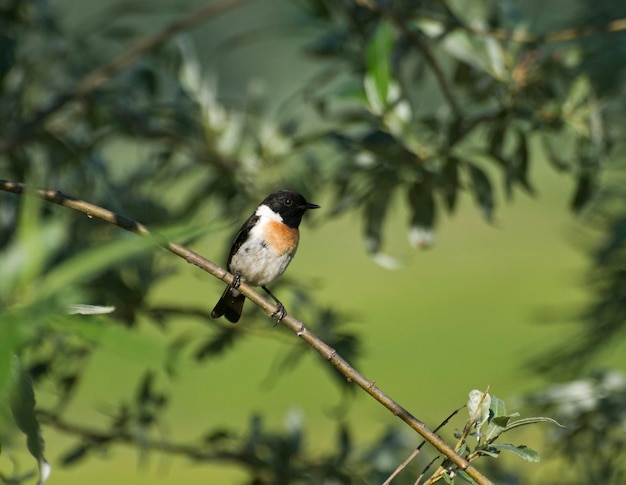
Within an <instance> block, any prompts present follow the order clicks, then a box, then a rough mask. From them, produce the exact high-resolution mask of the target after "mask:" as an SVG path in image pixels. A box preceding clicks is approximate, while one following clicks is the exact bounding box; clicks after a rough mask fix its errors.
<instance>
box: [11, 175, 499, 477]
mask: <svg viewBox="0 0 626 485" xmlns="http://www.w3.org/2000/svg"><path fill="white" fill-rule="evenodd" d="M0 190H3V191H6V192H12V193H14V194H18V195H21V194H23V193H24V192H25V191H26V190H27V189H26V187H25V185H24V184H22V183H19V182H11V181H8V180H2V179H0ZM27 193H28V194H33V195H36V196H38V197H40V198H42V199H44V200H46V201H48V202H52V203H54V204H58V205H60V206H63V207H67V208H70V209H74V210H76V211H79V212H82V213H83V214H86V215H87V217H89V218H94V217H95V218H98V219H101V220H103V221H105V222H109V223H111V224H115V225H117V226H119V227H121V228H122V229H125V230H127V231H130V232H133V233H135V234H138V235H140V236H144V237H149V238H152V239H154V240H155V242H156V243H158V244H159V245H160V246H162V247H164V248H165V249H167V250H168V251H170V252H172V253H174V254H175V255H177V256H179V257H181V258H183V259H184V260H185V261H187V262H188V263H191V264H194V265H195V266H197V267H198V268H200V269H202V270H203V271H205V272H207V273H209V274H211V275H213V276H215V277H216V278H218V279H220V280H222V281H224V282H226V283H232V281H233V279H234V277H233V275H232V274H230V273H228V272H227V271H226V270H224V269H222V268H220V267H219V266H218V265H216V264H215V263H213V262H211V261H209V260H207V259H205V258H203V257H202V256H200V255H199V254H197V253H195V252H193V251H191V250H189V249H187V248H186V247H184V246H182V245H180V244H176V243H173V242H168V241H164V240H163V238H160V237H159V236H158V235H155V234H153V233H151V232H150V231H149V230H148V228H147V227H146V226H144V225H143V224H140V223H138V222H135V221H133V220H132V219H129V218H127V217H124V216H121V215H119V214H116V213H115V212H112V211H109V210H107V209H104V208H102V207H100V206H97V205H94V204H91V203H89V202H85V201H83V200H79V199H75V198H73V197H70V196H66V195H64V194H63V193H61V192H60V191H58V190H48V189H28V191H27ZM238 290H239V291H240V292H241V293H243V294H244V295H245V296H246V298H248V299H249V300H250V301H251V302H253V303H254V304H255V305H257V306H258V307H260V308H262V309H263V311H264V312H265V313H266V314H267V315H269V316H272V315H274V314H275V312H276V310H277V308H276V306H275V305H274V304H273V303H271V302H269V301H268V300H266V299H265V298H263V297H262V296H261V295H260V294H259V293H257V292H256V291H255V290H254V289H253V288H252V287H251V286H249V285H248V284H246V283H244V282H241V285H240V286H239V288H238ZM280 322H281V323H282V324H283V325H285V326H286V327H287V328H289V329H290V330H291V331H292V332H294V333H295V334H296V335H297V336H298V337H300V338H301V339H302V340H304V341H305V342H306V343H307V344H308V345H309V346H310V347H311V348H313V349H314V350H315V351H317V352H318V353H319V354H320V355H321V356H322V357H323V358H324V359H326V360H327V361H329V362H330V363H331V364H332V365H333V366H334V367H335V368H336V369H337V370H338V371H339V372H340V373H341V374H343V375H344V376H345V377H346V379H347V380H348V381H349V382H354V383H355V384H357V385H358V386H359V387H360V388H361V389H363V390H364V391H365V392H367V393H368V394H369V395H370V396H372V397H373V398H374V399H376V400H377V401H378V402H379V403H381V404H382V405H383V406H385V407H386V408H387V409H388V410H389V411H391V413H392V414H393V415H394V416H397V417H398V418H400V419H401V420H402V421H404V422H405V423H406V424H408V425H409V426H410V427H411V428H413V429H414V430H415V431H417V432H418V433H419V434H420V435H421V436H422V437H423V438H424V439H425V440H426V441H428V442H429V443H430V444H431V445H432V446H434V447H435V448H436V449H437V450H438V451H439V452H440V453H442V454H443V455H445V456H446V458H447V459H448V460H449V461H450V462H451V463H453V464H454V465H456V466H457V467H458V468H459V469H461V470H464V471H465V472H466V473H467V474H468V475H469V476H470V477H472V478H473V479H474V480H475V481H476V483H478V484H479V485H487V484H491V482H490V481H489V480H488V479H487V478H486V477H485V476H483V475H482V474H481V473H480V472H479V471H478V470H476V469H475V468H474V467H473V466H471V465H470V464H469V462H467V461H466V460H465V459H464V458H463V457H461V456H459V455H458V454H457V453H456V452H455V451H454V449H452V448H451V447H450V446H448V444H446V443H445V441H443V440H442V439H441V438H440V437H439V436H438V435H437V434H435V433H434V432H433V431H431V430H430V429H428V427H427V426H426V425H425V424H424V423H423V422H422V421H420V420H418V419H417V418H415V417H414V416H413V415H412V414H411V413H409V411H407V410H406V409H404V408H403V407H402V406H400V405H399V404H398V403H397V402H395V401H394V400H393V399H392V398H390V397H389V396H387V394H385V393H384V392H383V391H382V390H381V389H379V388H378V387H376V385H375V384H374V382H372V381H370V380H368V379H367V378H365V377H364V376H363V375H362V374H360V373H359V372H358V371H357V370H356V369H354V368H353V367H352V366H351V365H350V364H349V363H348V362H346V361H345V360H344V359H343V358H342V357H341V356H340V355H339V354H337V352H336V351H335V350H334V349H333V348H332V347H330V346H329V345H327V344H326V343H325V342H323V341H322V340H320V339H319V338H318V337H317V336H315V335H314V334H313V333H311V332H310V331H309V330H307V328H306V327H305V325H304V323H303V322H300V321H299V320H297V319H296V318H295V317H293V316H291V315H286V316H285V318H283V319H282V320H281V321H280Z"/></svg>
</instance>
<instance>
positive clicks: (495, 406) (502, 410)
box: [491, 396, 506, 417]
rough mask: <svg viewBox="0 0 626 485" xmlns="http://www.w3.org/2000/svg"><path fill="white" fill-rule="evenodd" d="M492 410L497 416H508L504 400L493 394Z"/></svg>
mask: <svg viewBox="0 0 626 485" xmlns="http://www.w3.org/2000/svg"><path fill="white" fill-rule="evenodd" d="M491 410H492V411H493V415H494V416H495V417H498V416H506V406H505V404H504V401H503V400H502V399H500V398H498V397H496V396H491Z"/></svg>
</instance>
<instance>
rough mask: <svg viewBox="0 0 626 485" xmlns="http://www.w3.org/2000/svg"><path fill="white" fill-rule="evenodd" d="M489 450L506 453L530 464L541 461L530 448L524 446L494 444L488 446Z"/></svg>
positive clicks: (537, 454)
mask: <svg viewBox="0 0 626 485" xmlns="http://www.w3.org/2000/svg"><path fill="white" fill-rule="evenodd" d="M490 448H496V449H498V450H504V451H508V452H510V453H513V454H514V455H516V456H518V457H520V458H521V459H522V460H524V461H528V462H530V463H538V462H539V461H540V460H541V457H540V456H539V453H537V452H536V451H535V450H533V449H531V448H528V446H526V445H519V446H515V445H512V444H509V443H494V444H492V445H491V446H490Z"/></svg>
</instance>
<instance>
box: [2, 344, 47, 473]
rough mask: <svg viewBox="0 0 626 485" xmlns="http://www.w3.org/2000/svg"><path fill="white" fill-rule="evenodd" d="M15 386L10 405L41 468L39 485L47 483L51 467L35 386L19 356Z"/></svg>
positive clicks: (16, 360) (14, 362)
mask: <svg viewBox="0 0 626 485" xmlns="http://www.w3.org/2000/svg"><path fill="white" fill-rule="evenodd" d="M12 370H13V379H14V385H13V389H12V390H11V397H10V401H9V405H10V408H11V414H12V415H13V419H14V420H15V424H16V425H17V427H18V428H19V429H20V431H22V433H24V434H25V435H26V448H28V451H29V452H30V454H31V455H32V456H33V457H34V458H35V459H36V460H37V466H38V468H39V480H38V482H37V483H38V485H42V484H43V483H45V482H46V480H47V479H48V477H49V476H50V465H48V462H47V461H46V459H45V457H44V454H43V453H44V444H43V438H42V437H41V428H40V427H39V422H38V421H37V416H36V415H35V393H34V391H33V384H32V382H31V380H30V377H29V376H28V374H27V373H26V371H25V370H24V369H23V368H22V364H21V362H20V360H19V359H18V357H17V356H15V357H14V358H13V369H12Z"/></svg>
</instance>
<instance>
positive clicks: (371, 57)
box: [366, 19, 393, 106]
mask: <svg viewBox="0 0 626 485" xmlns="http://www.w3.org/2000/svg"><path fill="white" fill-rule="evenodd" d="M392 48H393V28H392V26H391V22H390V21H389V20H387V19H383V20H381V21H380V22H379V24H378V27H377V28H376V31H375V32H374V35H373V36H372V38H371V39H370V41H369V44H368V46H367V52H366V56H367V73H368V75H369V76H370V78H371V79H372V80H373V83H374V87H375V88H376V93H377V95H378V100H379V101H380V104H381V105H383V106H384V105H385V104H386V102H387V95H388V93H389V84H390V82H391V51H392Z"/></svg>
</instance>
